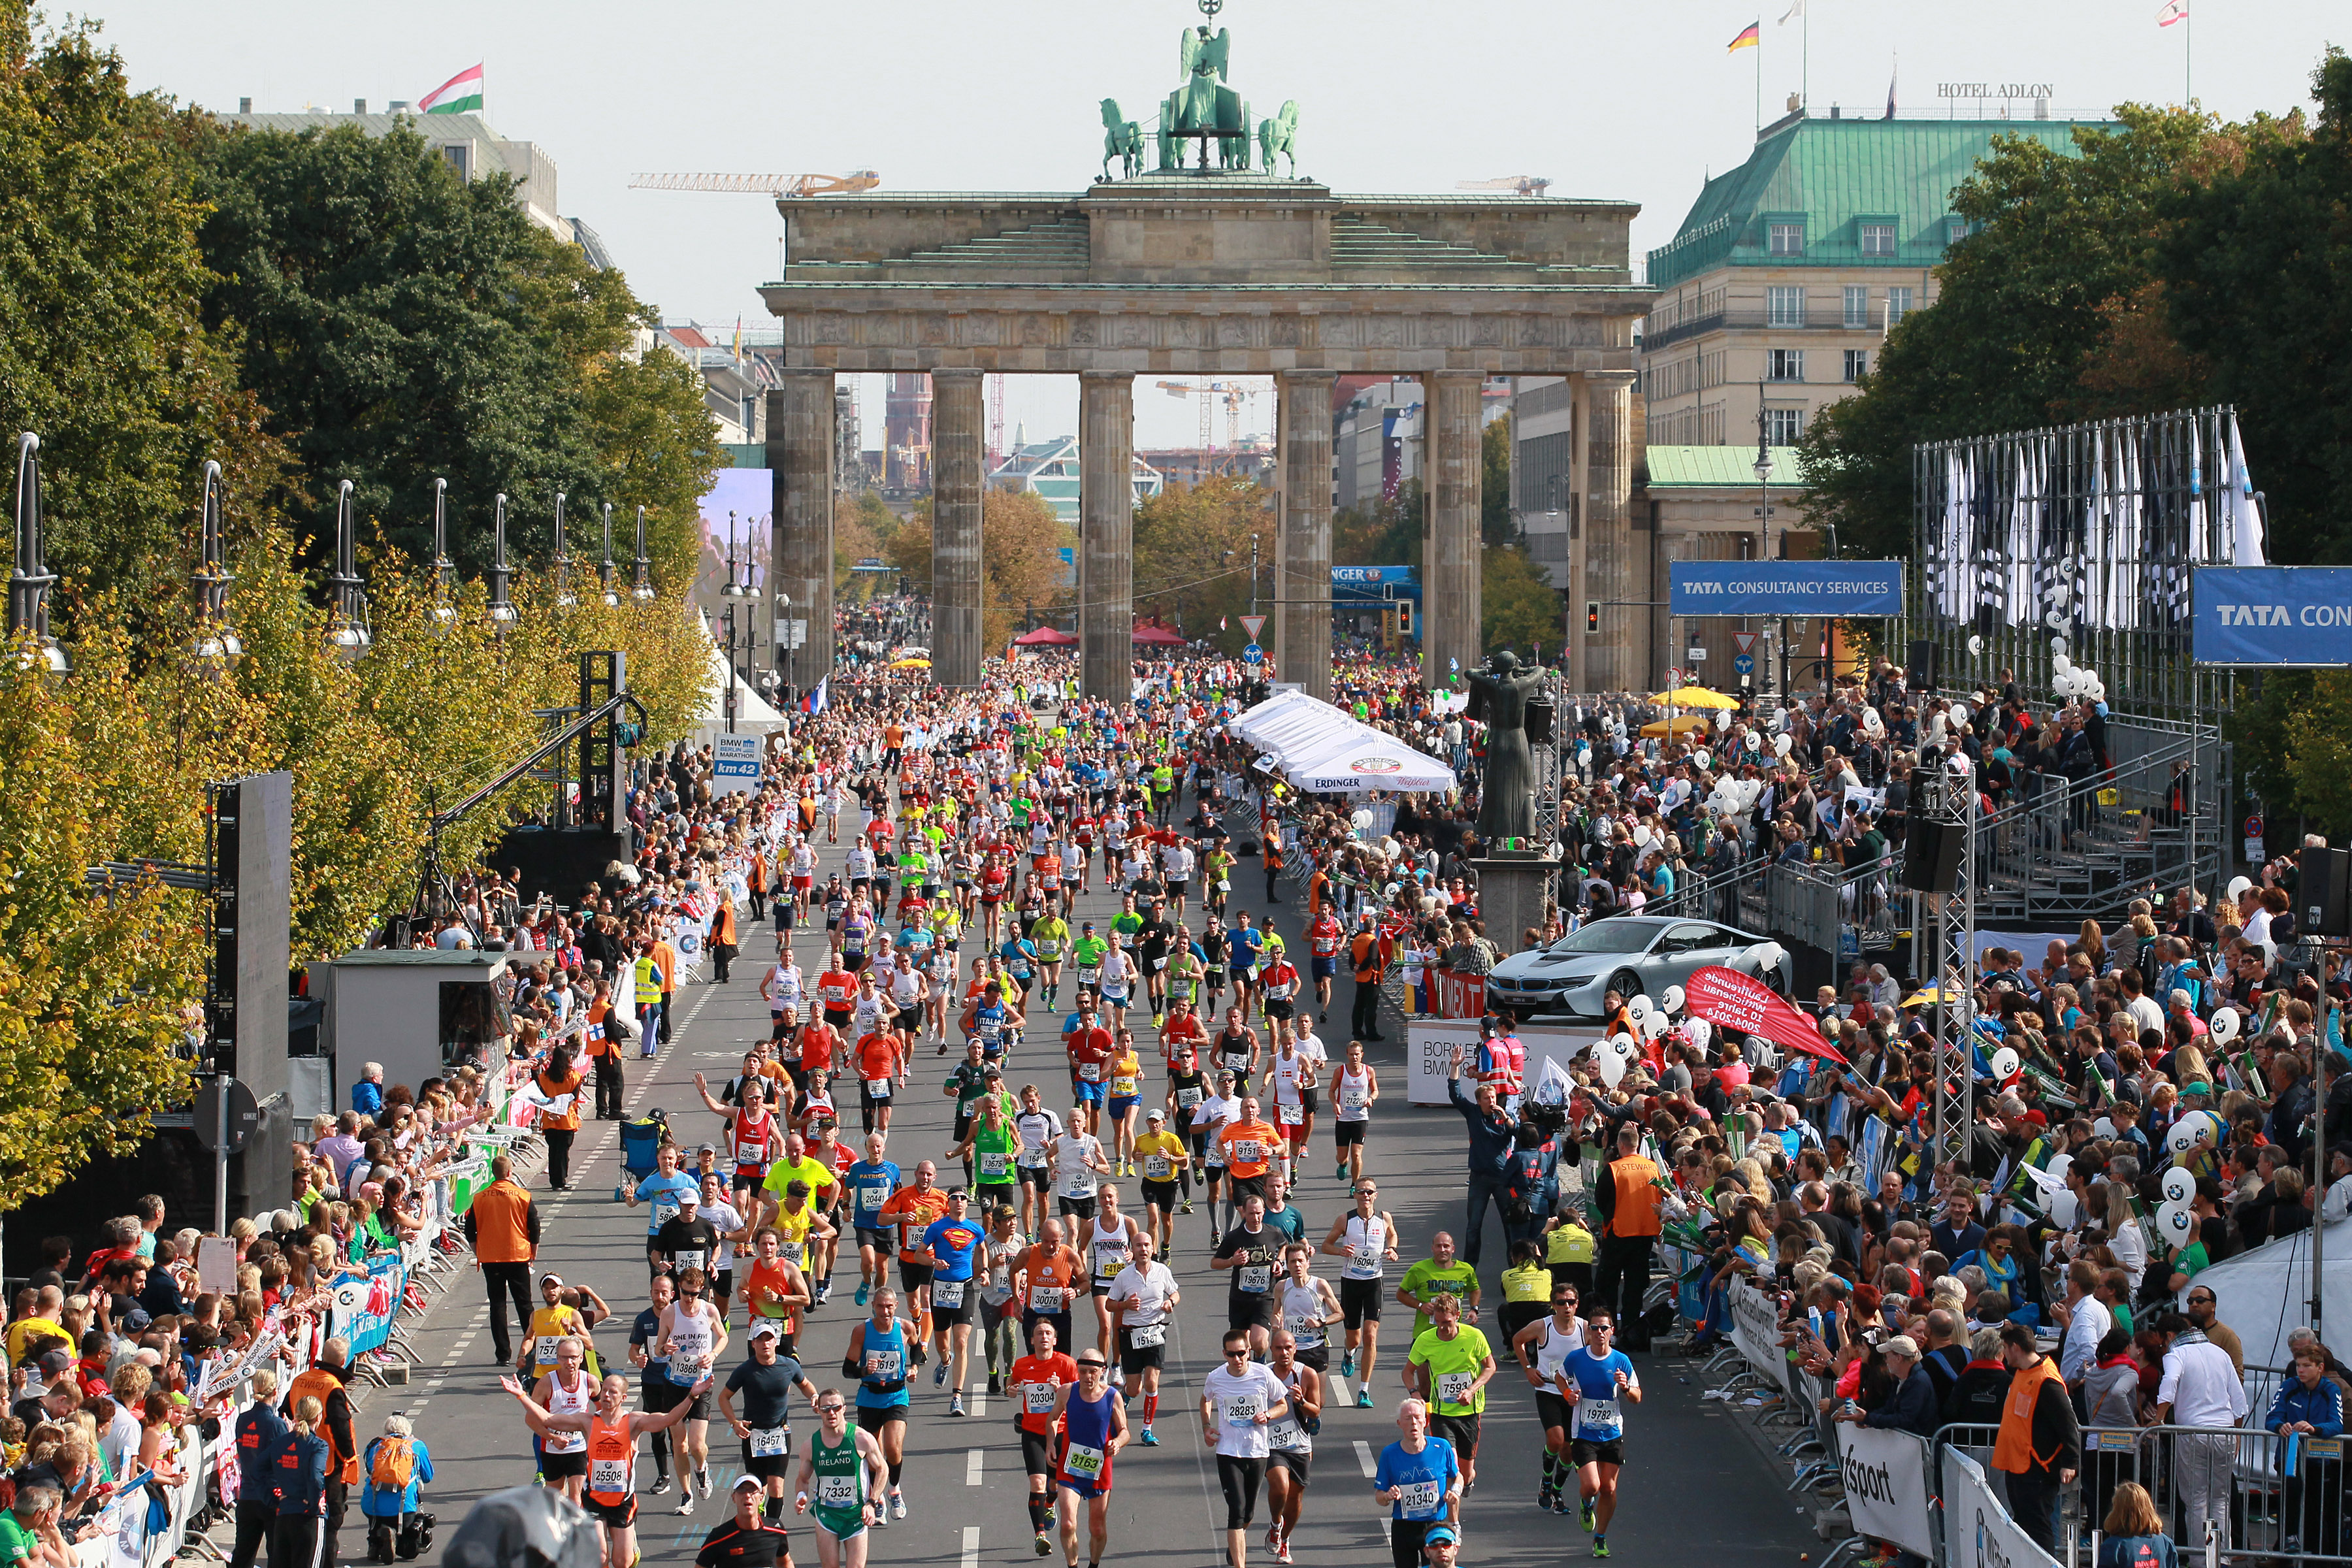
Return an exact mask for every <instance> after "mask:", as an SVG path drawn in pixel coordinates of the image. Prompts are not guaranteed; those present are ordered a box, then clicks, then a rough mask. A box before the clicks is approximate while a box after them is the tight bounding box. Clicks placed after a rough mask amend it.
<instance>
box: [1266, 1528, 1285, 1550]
mask: <svg viewBox="0 0 2352 1568" xmlns="http://www.w3.org/2000/svg"><path fill="white" fill-rule="evenodd" d="M1265 1545H1266V1550H1267V1551H1269V1552H1273V1553H1274V1554H1275V1555H1276V1556H1277V1557H1279V1556H1281V1555H1282V1526H1281V1525H1280V1524H1279V1523H1276V1525H1275V1527H1274V1528H1273V1529H1271V1530H1269V1531H1266V1532H1265Z"/></svg>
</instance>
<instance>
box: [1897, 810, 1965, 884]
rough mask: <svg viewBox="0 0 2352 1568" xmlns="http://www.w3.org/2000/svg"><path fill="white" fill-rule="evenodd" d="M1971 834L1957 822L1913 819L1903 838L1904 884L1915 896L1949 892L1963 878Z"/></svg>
mask: <svg viewBox="0 0 2352 1568" xmlns="http://www.w3.org/2000/svg"><path fill="white" fill-rule="evenodd" d="M1967 832H1968V829H1967V828H1966V827H1963V826H1960V825H1959V824H1958V823H1957V822H1922V821H1920V820H1919V819H1918V818H1917V817H1916V816H1915V817H1913V818H1912V819H1911V825H1910V826H1909V827H1908V828H1907V829H1906V831H1905V833H1904V836H1903V885H1904V886H1905V887H1906V888H1908V889H1911V890H1912V891H1913V892H1915V893H1948V892H1950V891H1952V889H1954V888H1955V887H1957V886H1958V883H1959V879H1960V851H1961V849H1962V848H1963V847H1965V842H1966V841H1965V839H1964V838H1963V837H1962V836H1963V835H1964V834H1966V833H1967Z"/></svg>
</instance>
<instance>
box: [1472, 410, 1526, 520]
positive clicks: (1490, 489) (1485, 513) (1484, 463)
mask: <svg viewBox="0 0 2352 1568" xmlns="http://www.w3.org/2000/svg"><path fill="white" fill-rule="evenodd" d="M1478 537H1479V538H1480V539H1481V540H1482V541H1483V542H1486V544H1489V545H1496V544H1516V543H1517V542H1518V539H1519V531H1518V529H1517V527H1515V526H1514V525H1513V524H1512V521H1511V416H1509V415H1507V414H1506V415H1504V416H1502V417H1501V418H1499V419H1489V420H1487V421H1486V426H1485V428H1483V429H1481V430H1480V431H1479V432H1478Z"/></svg>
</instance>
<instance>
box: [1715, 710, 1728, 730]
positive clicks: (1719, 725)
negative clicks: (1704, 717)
mask: <svg viewBox="0 0 2352 1568" xmlns="http://www.w3.org/2000/svg"><path fill="white" fill-rule="evenodd" d="M1730 728H1731V710H1730V709H1728V708H1718V709H1717V710H1715V732H1716V733H1717V734H1718V735H1720V734H1721V733H1723V731H1726V730H1728V729H1730Z"/></svg>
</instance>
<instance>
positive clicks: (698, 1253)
mask: <svg viewBox="0 0 2352 1568" xmlns="http://www.w3.org/2000/svg"><path fill="white" fill-rule="evenodd" d="M707 1257H709V1254H708V1253H706V1252H705V1251H703V1249H702V1248H700V1247H680V1248H679V1249H678V1251H677V1257H676V1258H674V1259H673V1260H672V1263H671V1267H673V1268H676V1269H677V1271H678V1272H679V1273H681V1274H683V1273H685V1272H686V1271H687V1270H688V1269H689V1268H701V1267H702V1260H703V1259H704V1258H707Z"/></svg>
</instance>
